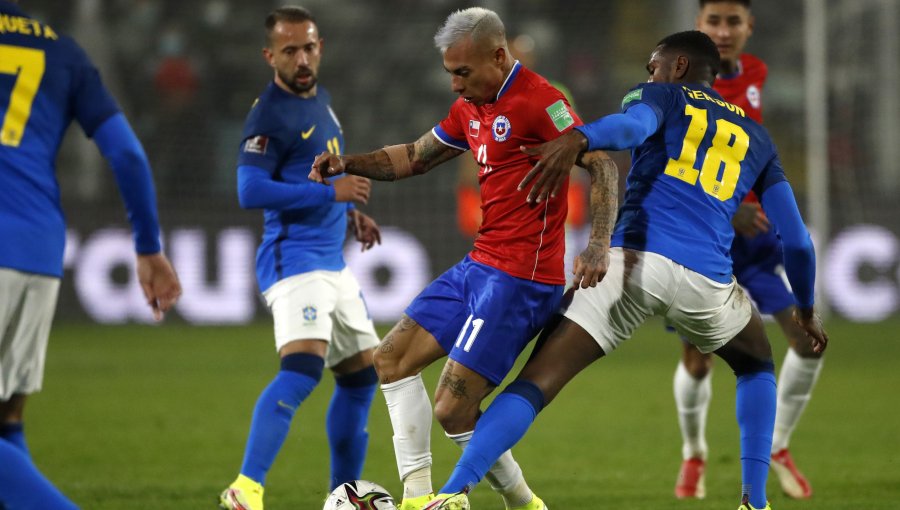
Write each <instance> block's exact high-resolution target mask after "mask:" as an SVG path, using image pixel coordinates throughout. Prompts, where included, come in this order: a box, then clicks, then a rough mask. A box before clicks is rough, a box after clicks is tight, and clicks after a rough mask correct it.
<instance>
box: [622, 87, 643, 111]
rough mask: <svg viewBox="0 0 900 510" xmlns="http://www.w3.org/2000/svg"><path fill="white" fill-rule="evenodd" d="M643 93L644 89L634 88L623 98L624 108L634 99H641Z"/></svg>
mask: <svg viewBox="0 0 900 510" xmlns="http://www.w3.org/2000/svg"><path fill="white" fill-rule="evenodd" d="M643 94H644V89H634V90H632V91H631V92H629V93H627V94H625V97H623V98H622V108H625V105H627V104H628V103H630V102H632V101H639V100H640V99H641V96H642V95H643Z"/></svg>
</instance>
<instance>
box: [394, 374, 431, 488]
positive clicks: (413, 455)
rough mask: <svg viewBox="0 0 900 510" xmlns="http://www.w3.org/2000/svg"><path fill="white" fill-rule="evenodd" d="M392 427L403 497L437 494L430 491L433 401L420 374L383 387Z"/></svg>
mask: <svg viewBox="0 0 900 510" xmlns="http://www.w3.org/2000/svg"><path fill="white" fill-rule="evenodd" d="M381 392H382V393H383V394H384V399H385V400H386V401H387V407H388V414H389V415H390V416H391V426H393V428H394V455H395V456H396V457H397V471H399V473H400V479H401V480H403V497H404V498H406V497H410V498H416V497H419V496H424V495H425V494H430V493H432V492H434V490H433V489H432V487H431V413H432V411H431V399H430V398H428V392H427V391H426V390H425V383H424V382H422V376H421V374H416V375H414V376H412V377H407V378H406V379H401V380H399V381H397V382H393V383H389V384H382V385H381Z"/></svg>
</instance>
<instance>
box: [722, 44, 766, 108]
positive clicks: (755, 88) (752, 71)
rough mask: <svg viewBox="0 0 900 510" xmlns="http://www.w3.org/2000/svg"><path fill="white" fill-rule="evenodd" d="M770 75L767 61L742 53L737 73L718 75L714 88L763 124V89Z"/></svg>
mask: <svg viewBox="0 0 900 510" xmlns="http://www.w3.org/2000/svg"><path fill="white" fill-rule="evenodd" d="M768 75H769V68H768V67H766V64H765V62H763V61H762V60H760V59H758V58H756V57H754V56H753V55H750V54H749V53H742V54H741V58H740V60H739V61H738V70H737V73H735V74H732V75H729V76H722V75H719V76H717V77H716V81H715V83H713V89H715V91H716V92H718V93H719V94H721V95H722V99H724V100H726V101H728V102H729V103H731V104H733V105H737V106H740V107H741V108H743V109H744V111H745V112H747V116H748V117H750V118H751V119H753V120H755V121H756V122H759V123H760V124H762V89H763V85H765V84H766V77H767V76H768Z"/></svg>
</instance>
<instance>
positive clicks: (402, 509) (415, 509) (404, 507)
mask: <svg viewBox="0 0 900 510" xmlns="http://www.w3.org/2000/svg"><path fill="white" fill-rule="evenodd" d="M433 499H434V494H426V495H424V496H419V497H417V498H403V501H401V502H400V506H399V507H397V510H422V508H424V507H425V505H427V504H428V503H430V502H431V500H433Z"/></svg>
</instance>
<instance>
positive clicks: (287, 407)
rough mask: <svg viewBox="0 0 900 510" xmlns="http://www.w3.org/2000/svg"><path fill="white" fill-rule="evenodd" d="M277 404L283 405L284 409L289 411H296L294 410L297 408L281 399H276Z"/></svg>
mask: <svg viewBox="0 0 900 510" xmlns="http://www.w3.org/2000/svg"><path fill="white" fill-rule="evenodd" d="M278 405H279V407H283V408H285V409H290V410H291V411H296V410H297V408H296V407H291V406H289V405H287V404H285V403H284V402H282V401H280V400H279V401H278Z"/></svg>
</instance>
